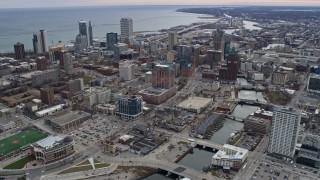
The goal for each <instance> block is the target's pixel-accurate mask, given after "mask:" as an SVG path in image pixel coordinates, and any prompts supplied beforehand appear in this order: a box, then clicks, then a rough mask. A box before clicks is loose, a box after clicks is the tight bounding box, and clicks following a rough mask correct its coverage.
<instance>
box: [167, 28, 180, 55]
mask: <svg viewBox="0 0 320 180" xmlns="http://www.w3.org/2000/svg"><path fill="white" fill-rule="evenodd" d="M177 44H178V35H177V33H176V32H169V33H168V50H169V51H170V50H173V46H175V45H177Z"/></svg>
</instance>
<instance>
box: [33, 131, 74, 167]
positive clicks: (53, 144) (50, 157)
mask: <svg viewBox="0 0 320 180" xmlns="http://www.w3.org/2000/svg"><path fill="white" fill-rule="evenodd" d="M74 145H75V142H74V140H73V138H72V137H71V136H67V137H64V138H63V137H61V136H48V137H47V138H45V139H42V140H40V141H38V142H36V143H34V144H32V145H31V152H32V154H33V155H34V156H35V158H36V160H38V161H42V162H44V163H46V164H47V163H51V162H54V161H57V160H60V159H63V158H65V157H68V156H70V155H72V154H73V153H74V152H75V148H74Z"/></svg>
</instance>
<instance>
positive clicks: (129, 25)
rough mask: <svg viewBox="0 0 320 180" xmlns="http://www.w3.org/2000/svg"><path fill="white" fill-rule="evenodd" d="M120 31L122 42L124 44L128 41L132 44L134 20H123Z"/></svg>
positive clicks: (127, 18)
mask: <svg viewBox="0 0 320 180" xmlns="http://www.w3.org/2000/svg"><path fill="white" fill-rule="evenodd" d="M120 29H121V36H120V41H121V42H122V43H124V42H126V41H128V42H130V43H132V40H133V21H132V18H129V17H126V18H121V20H120Z"/></svg>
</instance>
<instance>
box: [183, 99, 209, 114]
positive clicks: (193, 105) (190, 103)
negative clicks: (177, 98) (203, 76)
mask: <svg viewBox="0 0 320 180" xmlns="http://www.w3.org/2000/svg"><path fill="white" fill-rule="evenodd" d="M212 102H213V100H212V99H211V98H203V97H190V98H188V99H187V100H185V101H183V102H181V103H180V104H179V105H178V107H179V108H181V109H183V110H185V111H189V112H193V113H197V114H200V113H202V112H203V111H204V110H205V109H206V108H207V107H208V106H210V105H211V104H212Z"/></svg>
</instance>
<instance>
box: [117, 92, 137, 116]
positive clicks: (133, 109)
mask: <svg viewBox="0 0 320 180" xmlns="http://www.w3.org/2000/svg"><path fill="white" fill-rule="evenodd" d="M142 103H143V101H142V97H141V96H125V95H117V96H116V114H117V115H119V116H120V117H121V118H124V119H130V120H133V119H137V118H138V117H139V116H140V115H141V114H142V108H143V105H142Z"/></svg>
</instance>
